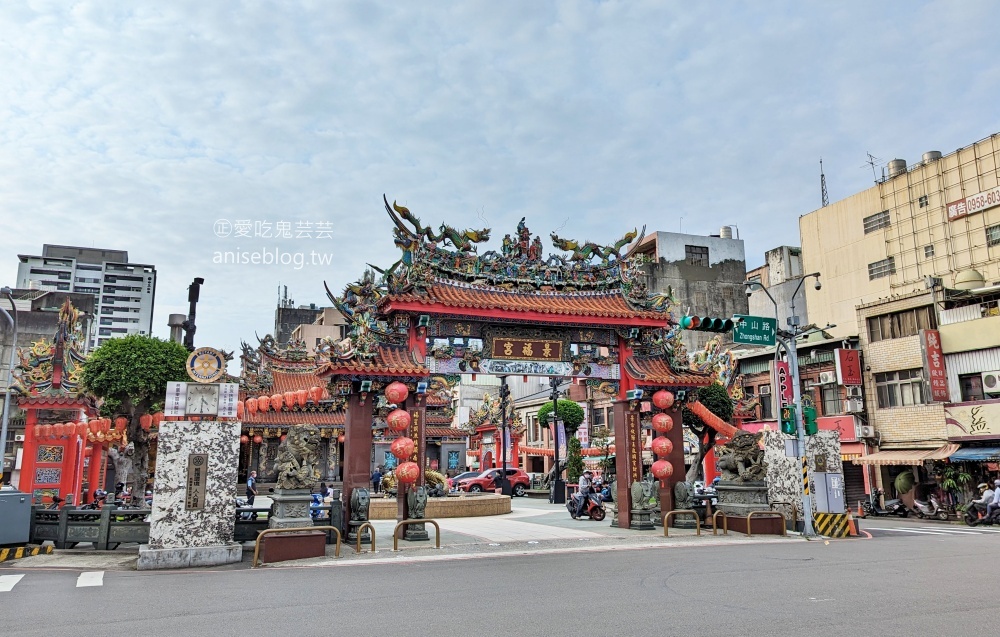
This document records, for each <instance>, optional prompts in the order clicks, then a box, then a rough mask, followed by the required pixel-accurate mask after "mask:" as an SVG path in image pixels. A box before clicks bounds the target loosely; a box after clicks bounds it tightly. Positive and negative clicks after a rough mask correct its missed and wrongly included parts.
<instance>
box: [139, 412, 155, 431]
mask: <svg viewBox="0 0 1000 637" xmlns="http://www.w3.org/2000/svg"><path fill="white" fill-rule="evenodd" d="M139 426H140V427H142V430H143V431H149V428H150V427H152V426H153V417H152V416H151V415H149V414H143V415H141V416H139Z"/></svg>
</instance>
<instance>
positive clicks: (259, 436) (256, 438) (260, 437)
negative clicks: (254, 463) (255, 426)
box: [253, 434, 264, 445]
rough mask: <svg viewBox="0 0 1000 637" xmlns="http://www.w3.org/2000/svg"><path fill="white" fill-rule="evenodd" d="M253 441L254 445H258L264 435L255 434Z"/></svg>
mask: <svg viewBox="0 0 1000 637" xmlns="http://www.w3.org/2000/svg"><path fill="white" fill-rule="evenodd" d="M253 442H254V444H256V445H259V444H260V443H262V442H264V437H263V436H261V435H260V434H257V435H256V436H254V437H253Z"/></svg>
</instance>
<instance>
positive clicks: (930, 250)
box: [924, 245, 934, 259]
mask: <svg viewBox="0 0 1000 637" xmlns="http://www.w3.org/2000/svg"><path fill="white" fill-rule="evenodd" d="M932 256H934V246H933V245H929V246H924V258H925V259H930V258H931V257H932Z"/></svg>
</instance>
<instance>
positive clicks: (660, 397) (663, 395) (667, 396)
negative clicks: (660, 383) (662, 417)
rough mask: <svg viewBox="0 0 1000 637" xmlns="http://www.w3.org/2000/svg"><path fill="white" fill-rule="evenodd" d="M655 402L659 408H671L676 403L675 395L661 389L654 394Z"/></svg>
mask: <svg viewBox="0 0 1000 637" xmlns="http://www.w3.org/2000/svg"><path fill="white" fill-rule="evenodd" d="M653 404H654V405H656V407H657V408H659V409H670V408H671V407H673V405H674V395H673V394H672V393H670V392H668V391H667V390H666V389H661V390H660V391H658V392H655V393H654V394H653Z"/></svg>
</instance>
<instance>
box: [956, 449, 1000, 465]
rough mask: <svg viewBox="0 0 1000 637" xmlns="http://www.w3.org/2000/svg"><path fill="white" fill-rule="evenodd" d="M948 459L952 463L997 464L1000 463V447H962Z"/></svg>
mask: <svg viewBox="0 0 1000 637" xmlns="http://www.w3.org/2000/svg"><path fill="white" fill-rule="evenodd" d="M948 459H949V460H951V461H952V462H968V461H980V462H997V461H1000V447H962V448H961V449H959V450H958V451H956V452H955V453H953V454H951V456H949V457H948Z"/></svg>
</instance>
